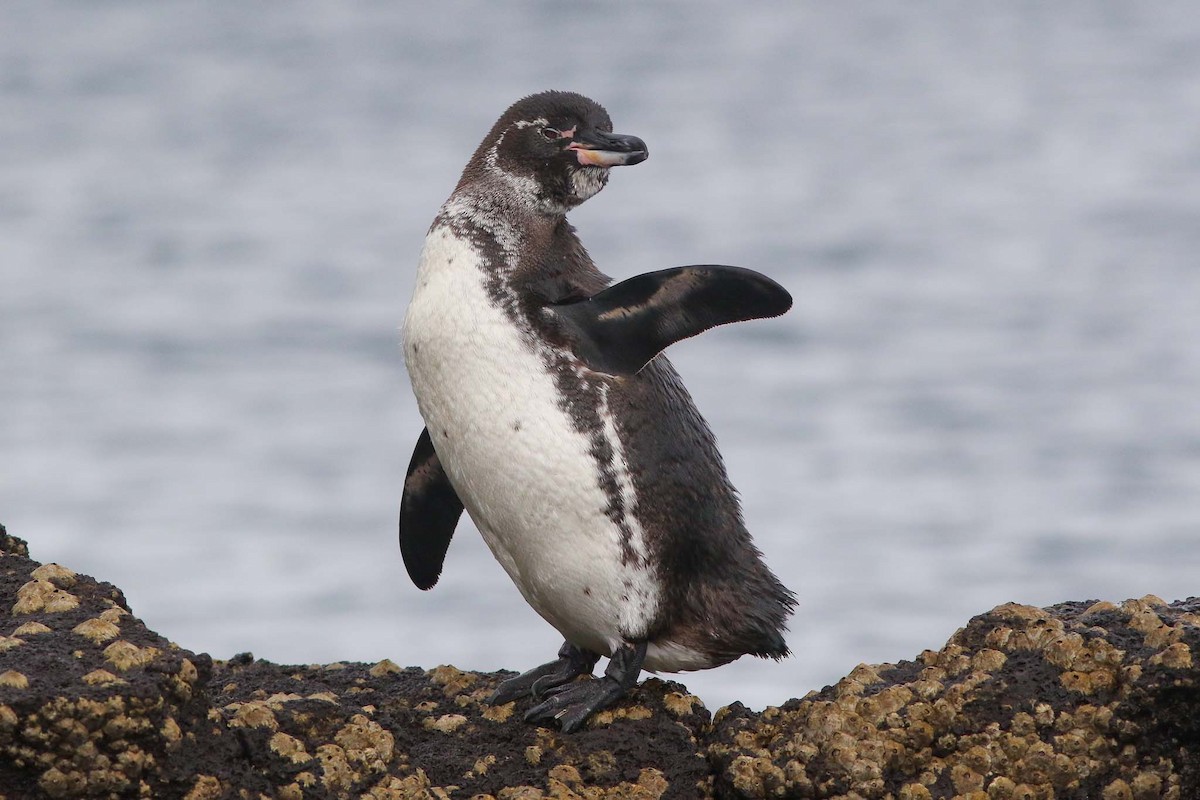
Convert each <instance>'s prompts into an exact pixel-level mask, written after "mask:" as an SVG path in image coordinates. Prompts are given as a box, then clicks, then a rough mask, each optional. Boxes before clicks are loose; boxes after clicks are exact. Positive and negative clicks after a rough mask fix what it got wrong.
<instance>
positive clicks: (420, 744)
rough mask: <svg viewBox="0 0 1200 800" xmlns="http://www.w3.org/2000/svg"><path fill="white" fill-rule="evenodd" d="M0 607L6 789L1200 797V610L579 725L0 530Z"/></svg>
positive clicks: (1014, 630) (970, 647)
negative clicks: (47, 560) (774, 700)
mask: <svg viewBox="0 0 1200 800" xmlns="http://www.w3.org/2000/svg"><path fill="white" fill-rule="evenodd" d="M0 605H2V607H3V609H5V610H4V611H3V613H0V800H18V799H21V798H35V797H48V798H75V797H89V798H91V797H95V798H108V797H114V798H115V797H143V798H186V799H187V800H218V798H254V799H255V800H258V798H281V799H283V800H293V799H294V800H300V799H301V798H352V797H353V798H374V799H376V800H383V799H384V798H449V797H453V798H473V797H474V798H495V800H534V798H708V797H718V798H766V797H798V798H846V799H847V800H849V799H850V798H862V799H866V798H895V799H896V800H921V799H923V798H951V797H961V798H966V799H968V800H1018V799H1021V800H1034V799H1037V800H1049V799H1050V798H1056V799H1057V800H1062V798H1078V799H1079V800H1083V799H1084V798H1092V799H1094V800H1159V799H1160V798H1166V799H1167V800H1193V799H1194V798H1197V797H1200V683H1198V680H1197V677H1198V675H1200V671H1198V668H1197V665H1196V663H1195V661H1194V655H1193V653H1194V651H1195V650H1196V649H1197V648H1200V599H1191V600H1186V601H1181V602H1176V603H1171V604H1167V603H1164V602H1163V601H1162V600H1160V599H1158V598H1156V597H1144V598H1141V599H1137V600H1127V601H1125V602H1122V603H1110V602H1095V601H1088V602H1075V603H1062V604H1060V605H1057V606H1053V607H1051V608H1046V609H1039V608H1032V607H1029V606H1021V605H1004V606H1000V607H998V608H995V609H993V610H991V611H989V612H987V613H985V614H981V615H979V616H977V617H975V618H973V619H971V620H969V621H968V622H967V623H966V624H965V625H964V626H963V628H962V629H961V630H959V631H958V632H957V633H955V635H954V636H953V637H952V638H951V639H950V641H949V642H948V643H946V645H945V646H943V647H941V648H940V649H938V650H926V651H925V652H923V653H920V654H918V655H916V656H915V658H913V660H911V661H900V662H899V663H896V664H876V665H866V664H863V665H860V666H859V667H857V668H856V669H855V670H854V671H853V672H851V673H850V674H849V675H847V676H846V677H845V678H843V679H842V680H841V681H839V682H838V683H837V684H836V685H835V686H830V687H825V688H824V689H822V690H820V691H814V692H809V693H808V694H806V695H805V696H803V697H802V698H799V699H792V700H787V701H786V702H782V703H781V705H780V706H779V707H777V708H768V709H767V710H766V711H764V712H762V713H755V712H751V711H749V710H747V709H746V708H744V707H742V706H741V705H740V704H734V705H732V706H730V707H728V708H723V709H720V710H718V711H716V712H715V713H711V714H710V712H709V710H707V709H705V708H704V706H703V705H702V704H701V703H700V701H699V699H698V698H696V697H694V696H692V695H690V694H688V692H687V689H686V688H685V687H684V686H682V685H680V684H678V683H672V682H667V681H661V680H657V679H649V680H646V681H644V682H643V683H642V684H641V685H640V686H639V687H638V688H637V689H636V690H635V691H634V692H633V693H632V695H631V697H630V698H629V700H628V701H627V702H625V703H623V704H621V705H619V706H618V707H617V708H616V709H614V710H611V711H607V712H603V713H601V714H599V715H598V716H597V718H595V719H594V720H593V721H592V722H591V723H590V724H589V725H588V727H587V728H585V729H584V730H582V731H580V732H579V733H576V734H574V735H572V736H563V735H561V734H559V733H558V732H557V731H553V730H548V729H540V728H534V727H530V726H528V725H526V724H524V723H523V722H522V721H521V709H522V704H521V703H517V704H512V703H509V704H507V705H503V706H495V707H493V706H489V705H487V704H486V703H484V702H483V698H485V697H486V696H487V695H488V693H489V692H490V691H491V689H492V688H493V687H494V686H495V685H496V683H497V682H498V681H499V680H500V679H501V678H502V677H504V675H502V674H500V673H494V674H481V673H473V672H463V671H461V670H458V669H456V668H454V667H450V666H440V667H435V668H433V669H420V668H416V667H400V666H398V665H396V664H393V663H392V662H390V661H386V660H385V661H381V662H379V663H377V664H354V663H335V664H325V665H306V666H285V665H278V664H272V663H268V662H265V661H257V660H255V659H254V658H253V657H252V656H251V655H249V654H243V655H240V656H234V657H233V658H231V659H229V660H228V661H214V660H212V659H211V658H210V657H209V656H208V655H206V654H203V653H194V652H192V651H189V650H186V649H184V648H183V647H181V646H179V645H177V644H174V643H172V642H171V641H170V640H168V639H167V638H165V637H163V636H162V635H160V634H158V633H156V632H154V631H151V630H149V629H148V628H147V627H146V626H145V625H144V624H142V622H141V621H140V620H139V619H138V618H137V617H136V616H135V615H134V613H133V610H132V609H130V608H129V607H128V605H127V603H126V602H125V598H124V596H123V594H122V592H121V590H120V589H119V588H117V587H115V586H113V585H112V584H108V583H103V582H100V581H97V580H95V579H93V578H91V577H88V576H86V575H80V574H77V573H75V572H74V571H72V570H71V569H70V568H69V567H68V566H64V565H58V564H40V563H38V562H37V561H34V560H32V559H31V558H30V557H29V550H28V547H27V545H26V544H25V542H23V541H22V540H20V539H17V538H16V537H13V536H10V535H8V534H7V533H6V532H5V531H4V529H3V528H2V527H0ZM510 674H511V673H510ZM797 690H798V692H804V691H805V687H797ZM782 700H783V698H781V701H782Z"/></svg>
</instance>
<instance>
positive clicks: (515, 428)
mask: <svg viewBox="0 0 1200 800" xmlns="http://www.w3.org/2000/svg"><path fill="white" fill-rule="evenodd" d="M512 428H513V431H514V432H516V431H519V430H521V420H517V421H516V422H514V423H513V424H512Z"/></svg>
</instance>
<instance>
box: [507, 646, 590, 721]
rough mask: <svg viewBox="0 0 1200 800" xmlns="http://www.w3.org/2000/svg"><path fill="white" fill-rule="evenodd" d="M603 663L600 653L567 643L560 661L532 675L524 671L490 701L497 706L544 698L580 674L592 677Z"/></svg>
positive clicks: (563, 647)
mask: <svg viewBox="0 0 1200 800" xmlns="http://www.w3.org/2000/svg"><path fill="white" fill-rule="evenodd" d="M599 660H600V654H599V653H593V652H592V651H591V650H584V649H583V648H582V647H576V646H575V645H573V644H571V643H570V642H563V646H562V647H560V648H559V650H558V660H557V661H551V662H550V663H549V664H542V665H541V666H540V667H534V668H533V669H531V670H529V671H528V672H522V673H521V674H520V675H518V676H517V677H515V678H509V679H508V680H506V681H505V682H504V683H502V684H500V686H499V687H497V689H496V691H495V692H493V693H492V696H491V697H489V698H488V699H487V702H488V704H489V705H493V706H494V705H499V704H501V703H507V702H508V701H510V700H516V699H517V698H518V697H524V696H525V695H527V694H531V695H533V696H534V697H536V698H538V699H540V698H541V696H542V694H543V693H544V692H546V690H548V689H552V688H554V687H555V686H562V685H563V684H564V683H568V682H570V681H573V680H575V679H576V678H578V677H579V676H580V675H591V674H592V669H593V668H595V666H596V662H597V661H599Z"/></svg>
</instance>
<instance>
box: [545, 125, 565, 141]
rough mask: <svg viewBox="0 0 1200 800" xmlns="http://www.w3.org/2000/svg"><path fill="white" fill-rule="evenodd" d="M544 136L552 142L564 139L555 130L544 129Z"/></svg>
mask: <svg viewBox="0 0 1200 800" xmlns="http://www.w3.org/2000/svg"><path fill="white" fill-rule="evenodd" d="M542 136H545V137H546V138H547V139H549V140H550V141H554V140H555V139H560V138H562V134H561V133H559V132H558V131H556V130H555V129H554V128H542Z"/></svg>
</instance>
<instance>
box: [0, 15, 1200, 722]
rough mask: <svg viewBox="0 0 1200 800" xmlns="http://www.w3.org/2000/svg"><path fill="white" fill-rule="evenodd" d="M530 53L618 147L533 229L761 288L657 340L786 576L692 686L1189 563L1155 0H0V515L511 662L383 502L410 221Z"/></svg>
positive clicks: (360, 639)
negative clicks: (781, 292) (417, 560)
mask: <svg viewBox="0 0 1200 800" xmlns="http://www.w3.org/2000/svg"><path fill="white" fill-rule="evenodd" d="M551 87H555V88H569V89H574V90H577V91H581V92H583V93H586V94H588V95H591V96H593V97H595V98H597V99H598V100H600V101H601V102H602V103H604V104H605V105H606V106H607V107H608V109H609V111H610V112H611V114H612V116H613V118H614V120H615V123H616V128H617V130H618V131H622V132H627V133H632V134H636V135H638V136H641V137H642V138H644V139H645V140H646V141H647V142H648V144H649V147H650V152H651V157H650V159H649V160H648V161H647V162H646V163H645V164H642V165H640V166H637V167H635V168H630V169H623V170H619V171H616V172H615V173H614V175H613V178H612V181H611V183H610V185H609V188H608V189H606V190H605V192H604V193H603V194H601V195H600V196H599V197H598V198H596V199H595V200H593V201H591V202H590V203H588V204H587V205H586V206H585V207H583V208H582V209H580V210H578V211H577V212H576V213H575V214H574V215H573V217H572V218H573V221H574V222H575V224H576V225H577V226H578V228H579V229H580V232H581V234H582V236H583V239H584V241H585V243H586V244H587V245H588V246H589V248H590V251H591V253H592V255H593V256H594V257H595V259H596V261H597V262H598V264H599V265H600V266H601V267H602V268H603V269H605V270H606V271H607V272H608V273H609V274H611V275H613V276H614V277H617V278H623V277H628V276H630V275H633V274H637V273H640V272H645V271H648V270H652V269H658V268H663V267H667V266H673V265H678V264H687V263H697V262H716V263H729V264H739V265H743V266H748V267H752V268H755V269H758V270H761V271H763V272H766V273H768V274H770V275H772V276H774V277H775V278H777V279H778V280H780V281H781V282H782V283H783V284H785V285H786V286H788V287H789V288H790V289H791V291H792V292H793V294H794V295H795V298H796V305H795V308H794V310H793V311H792V312H791V313H790V314H789V315H788V316H786V317H785V318H783V319H780V320H775V321H768V322H759V323H753V324H747V325H741V326H734V327H730V328H724V329H720V330H717V331H714V332H711V333H709V334H706V335H705V336H703V337H700V338H698V339H695V340H691V341H688V342H686V343H682V344H680V345H678V346H676V347H674V348H673V349H672V351H671V357H672V359H673V360H674V361H675V363H676V365H677V367H678V368H679V370H680V371H681V373H682V374H683V376H684V377H685V380H686V381H687V383H688V385H689V387H690V388H691V390H692V392H693V393H694V395H695V398H696V400H697V402H698V404H699V406H700V408H701V410H702V411H703V412H704V413H705V414H706V416H707V417H708V419H709V421H710V423H711V424H712V426H713V428H714V429H715V431H716V433H717V436H718V438H719V441H720V443H721V446H722V449H723V451H724V453H725V456H726V459H727V462H728V466H729V471H730V473H731V475H732V478H733V480H734V482H735V484H736V485H737V486H738V487H739V489H740V491H741V494H742V498H743V501H744V506H745V513H746V518H747V521H748V523H749V526H750V528H751V530H752V531H753V532H754V534H755V536H756V538H757V541H758V543H759V545H760V546H761V548H762V549H763V551H764V552H765V553H766V557H767V560H768V561H769V563H770V564H771V565H772V567H773V568H774V569H775V570H776V571H777V572H778V574H779V575H780V576H781V577H782V578H783V580H784V581H785V582H786V583H787V584H788V585H789V586H791V587H792V588H793V589H795V590H796V592H797V593H798V595H799V599H800V607H799V610H798V612H797V614H796V617H795V620H794V622H793V624H792V627H791V634H790V637H789V640H790V643H791V645H792V647H793V649H794V651H795V656H794V657H793V658H791V659H789V660H787V661H784V662H781V663H778V664H776V663H772V662H762V661H757V660H754V659H744V660H743V661H740V662H738V663H736V664H733V665H730V666H728V667H724V668H722V669H719V670H714V671H711V672H707V673H701V674H693V675H687V676H684V680H685V681H686V682H687V684H688V685H689V686H690V687H691V688H692V690H694V691H696V692H697V693H699V694H700V695H701V697H703V698H704V699H705V701H706V703H707V704H708V706H709V707H710V708H715V707H716V706H718V705H720V704H724V703H727V702H730V701H732V700H734V699H742V700H744V701H746V702H747V703H748V704H750V705H751V706H754V707H761V706H763V705H766V704H774V703H779V702H782V701H783V700H785V699H787V698H788V697H792V696H797V695H803V694H804V693H805V692H807V691H808V690H809V689H813V688H819V687H820V686H822V685H823V684H825V683H828V682H831V681H834V680H836V679H837V678H838V677H839V676H841V675H843V674H845V673H846V672H847V671H849V670H850V669H851V668H852V667H853V666H854V665H855V664H857V663H859V662H863V661H865V662H878V661H895V660H898V659H902V658H909V657H913V656H915V655H916V654H917V653H919V652H920V651H921V650H922V649H923V648H926V647H932V648H936V647H938V646H940V644H941V643H942V642H944V641H945V639H946V638H947V637H948V636H949V635H950V634H951V633H953V631H954V630H955V629H956V628H957V627H958V626H960V625H962V624H963V623H964V622H965V621H966V620H967V619H968V618H969V617H970V616H971V615H973V614H976V613H979V612H982V611H985V610H987V609H989V608H991V607H993V606H995V605H997V604H1000V603H1004V602H1008V601H1016V602H1022V603H1031V604H1035V605H1047V604H1051V603H1055V602H1058V601H1062V600H1075V599H1087V598H1104V599H1109V600H1121V599H1123V598H1127V597H1137V596H1141V595H1144V594H1146V593H1155V594H1158V595H1161V596H1163V597H1165V598H1166V599H1168V600H1171V599H1176V598H1183V597H1186V596H1188V595H1191V594H1196V593H1197V588H1196V587H1197V584H1198V578H1197V575H1198V567H1200V544H1198V534H1200V531H1198V523H1200V268H1198V264H1197V254H1198V253H1200V14H1197V13H1195V6H1194V5H1192V4H1188V3H1174V4H1173V3H1132V2H1130V3H1120V2H1098V3H1074V2H1070V3H1005V4H993V3H988V4H984V3H911V4H910V3H905V4H882V3H868V4H862V3H828V4H818V3H801V4H773V3H772V4H733V3H715V2H691V3H682V2H680V3H648V4H637V5H634V4H621V3H605V4H601V3H540V2H512V3H493V2H487V3H485V2H480V3H446V4H432V3H431V4H426V3H420V4H417V3H411V4H409V3H362V4H357V3H356V4H335V3H320V2H315V1H314V2H300V3H287V4H265V3H264V4H259V3H234V2H211V3H133V2H74V3H71V2H6V3H4V4H3V5H0V109H2V111H0V522H4V523H5V524H7V525H8V527H9V529H10V531H11V532H12V533H14V534H16V535H19V536H22V537H25V538H27V539H28V540H29V541H30V544H31V547H32V552H33V555H34V556H35V557H36V558H38V559H39V560H43V561H61V562H63V563H66V564H68V565H70V566H72V567H74V568H76V569H78V570H81V571H84V572H87V573H90V574H94V575H96V576H99V577H101V578H102V579H106V580H111V581H113V582H114V583H116V584H117V585H119V586H120V587H122V588H123V589H124V590H125V592H126V594H127V596H128V599H129V601H130V602H131V604H132V606H133V608H134V610H135V613H137V614H138V615H140V616H141V617H142V618H144V619H145V621H146V622H147V623H148V624H149V625H150V626H151V627H153V628H155V629H156V630H159V631H161V632H163V633H164V634H166V635H168V636H170V637H171V638H172V639H173V640H175V641H177V642H179V643H180V644H182V645H184V646H185V647H188V648H192V649H195V650H202V651H207V652H210V653H212V654H213V655H214V656H217V657H228V656H231V655H233V654H235V653H237V652H239V651H245V650H252V651H253V652H254V653H255V654H256V655H258V656H260V657H265V658H269V659H272V660H275V661H280V662H299V663H305V662H325V661H331V660H336V659H351V660H363V661H374V660H377V659H381V658H385V657H387V658H391V659H393V660H394V661H397V662H399V663H401V664H415V665H423V666H433V665H435V664H438V663H443V662H449V663H454V664H456V665H458V666H461V667H467V668H476V669H495V668H500V667H505V668H512V669H521V668H527V667H529V666H532V665H534V664H536V663H541V662H542V661H544V660H546V659H548V658H549V657H551V656H552V655H553V654H554V652H555V649H556V648H557V647H558V644H559V640H558V639H557V637H556V635H555V632H554V631H553V630H551V629H550V628H549V627H548V626H547V625H546V624H545V623H543V622H542V621H541V620H540V619H539V618H538V617H537V616H536V615H535V614H534V613H533V612H532V611H531V610H529V609H528V608H527V607H526V606H525V604H524V603H523V602H522V601H521V599H520V597H519V596H518V594H517V592H516V590H515V589H514V588H513V587H512V586H511V584H510V583H509V581H508V579H507V578H506V577H505V575H504V574H503V572H502V571H501V569H500V568H499V566H498V565H497V564H496V563H495V562H494V560H493V559H492V558H491V557H490V555H489V554H488V553H487V551H486V549H485V547H484V546H483V544H482V543H481V541H480V539H479V537H478V534H477V533H476V532H475V531H474V530H473V529H472V528H471V527H470V526H469V525H464V526H463V527H462V528H461V529H460V530H459V532H458V535H457V536H456V537H455V540H454V542H453V545H452V547H451V551H450V554H449V558H448V560H447V567H446V571H445V574H444V577H443V579H442V581H441V583H440V584H439V585H438V587H437V588H436V589H435V590H434V591H432V592H428V593H422V592H419V591H417V590H416V589H415V588H413V587H412V586H411V584H409V582H408V580H407V578H406V576H405V574H404V571H403V567H402V566H401V563H400V557H399V552H398V549H397V545H396V530H395V529H396V511H397V505H398V501H399V492H400V485H401V481H402V477H403V473H404V469H405V466H406V464H407V460H408V457H409V454H410V452H411V448H412V445H413V442H414V440H415V438H416V435H417V433H418V432H419V431H420V429H421V424H422V423H421V421H420V419H419V417H418V415H417V412H416V408H415V405H414V402H413V399H412V396H411V393H410V390H409V387H408V384H407V378H406V375H405V372H404V369H403V365H402V361H401V356H400V352H399V349H398V340H399V334H398V328H399V325H400V322H401V319H402V316H403V313H404V308H405V305H406V304H407V301H408V297H409V295H410V292H411V287H412V281H413V275H414V267H415V264H416V260H417V254H418V251H419V248H420V246H421V241H422V238H423V236H424V232H425V230H426V227H427V226H428V224H429V222H430V220H431V219H432V217H433V215H434V213H435V211H436V210H437V207H438V206H439V205H440V203H441V202H442V201H443V199H444V198H445V197H446V195H447V194H448V193H449V191H450V190H451V188H452V187H453V185H454V183H455V181H456V179H457V177H458V173H459V171H460V170H461V168H462V166H463V164H464V163H465V161H466V159H467V157H468V156H469V155H470V153H471V151H472V149H473V148H474V147H475V145H476V144H477V143H478V141H479V139H480V138H481V137H482V136H483V134H484V133H485V132H486V130H487V129H488V127H489V126H490V125H491V123H492V122H493V121H494V119H495V118H496V117H497V116H498V115H499V113H500V112H501V111H502V110H503V109H504V108H505V107H506V106H507V105H508V104H509V103H510V102H512V101H513V100H515V99H517V98H518V97H520V96H522V95H524V94H527V93H529V92H532V91H537V90H540V89H544V88H551Z"/></svg>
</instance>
